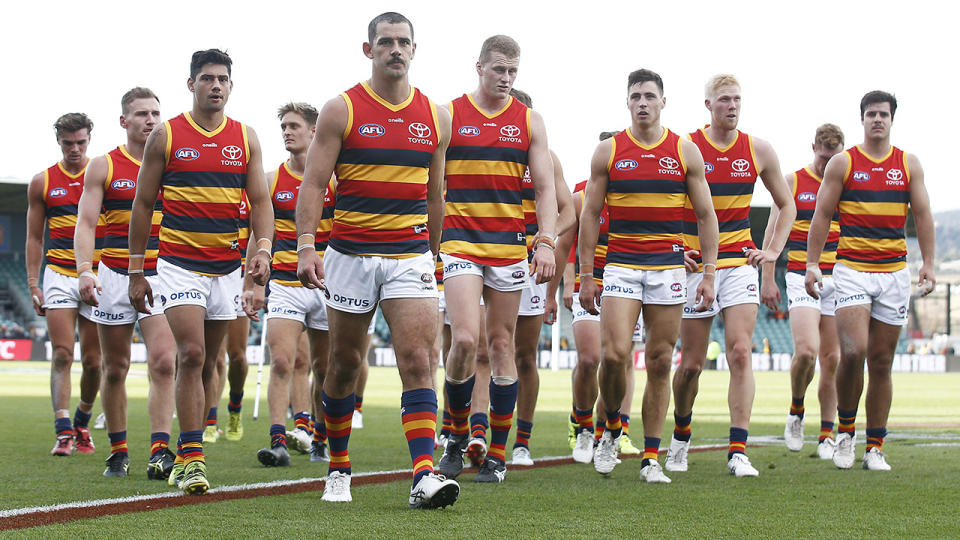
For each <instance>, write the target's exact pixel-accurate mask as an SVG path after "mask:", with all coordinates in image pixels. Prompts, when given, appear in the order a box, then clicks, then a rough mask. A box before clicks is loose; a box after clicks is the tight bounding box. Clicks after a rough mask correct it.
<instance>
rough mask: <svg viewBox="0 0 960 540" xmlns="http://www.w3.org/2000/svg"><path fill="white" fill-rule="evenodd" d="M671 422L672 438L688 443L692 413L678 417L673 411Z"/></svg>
mask: <svg viewBox="0 0 960 540" xmlns="http://www.w3.org/2000/svg"><path fill="white" fill-rule="evenodd" d="M673 422H674V427H673V438H674V439H676V440H678V441H683V442H687V441H689V440H690V435H691V430H690V424H691V423H692V422H693V413H690V414H688V415H686V416H678V415H677V412H676V411H674V412H673Z"/></svg>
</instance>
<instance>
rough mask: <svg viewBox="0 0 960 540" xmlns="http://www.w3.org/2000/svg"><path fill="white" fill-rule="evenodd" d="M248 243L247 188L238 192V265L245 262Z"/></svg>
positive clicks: (248, 214)
mask: <svg viewBox="0 0 960 540" xmlns="http://www.w3.org/2000/svg"><path fill="white" fill-rule="evenodd" d="M249 243H250V203H249V202H247V190H246V189H244V190H243V191H242V192H241V193H240V206H239V208H237V247H238V249H239V250H240V267H241V268H243V267H244V266H245V265H246V264H247V244H249Z"/></svg>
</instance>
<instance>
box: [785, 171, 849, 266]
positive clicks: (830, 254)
mask: <svg viewBox="0 0 960 540" xmlns="http://www.w3.org/2000/svg"><path fill="white" fill-rule="evenodd" d="M821 182H823V179H822V178H820V177H819V176H817V174H816V173H815V172H813V171H811V170H810V169H809V168H806V167H804V168H803V169H800V170H799V171H797V172H795V173H793V202H794V203H795V204H796V205H797V219H796V221H794V222H793V228H792V229H790V237H789V239H788V240H787V248H788V249H789V250H790V252H789V253H788V255H787V271H788V272H793V273H795V274H803V273H805V272H806V271H807V235H808V234H809V233H810V222H811V221H812V220H813V213H814V211H815V210H816V209H817V192H818V191H819V190H820V183H821ZM838 219H839V215H838V214H837V212H834V213H833V218H832V219H831V220H830V232H828V233H827V242H826V244H825V245H824V246H823V253H822V254H821V255H820V272H821V273H822V274H823V275H825V276H829V275H831V274H833V264H834V263H835V262H836V261H837V240H838V239H839V238H840V222H839V221H838Z"/></svg>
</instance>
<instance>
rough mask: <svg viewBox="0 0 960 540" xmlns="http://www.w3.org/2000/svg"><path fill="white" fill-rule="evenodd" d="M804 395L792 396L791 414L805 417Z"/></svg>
mask: <svg viewBox="0 0 960 540" xmlns="http://www.w3.org/2000/svg"><path fill="white" fill-rule="evenodd" d="M803 410H804V408H803V396H800V397H798V398H796V397H795V398H792V401H791V402H790V414H791V415H793V416H799V417H800V418H803Z"/></svg>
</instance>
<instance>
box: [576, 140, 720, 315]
mask: <svg viewBox="0 0 960 540" xmlns="http://www.w3.org/2000/svg"><path fill="white" fill-rule="evenodd" d="M681 150H682V151H683V159H684V161H685V162H686V163H687V179H686V182H687V196H689V197H690V204H691V205H692V206H693V212H694V213H695V214H696V216H697V230H698V232H699V236H700V256H701V258H702V260H703V279H701V280H700V285H698V286H697V291H696V293H695V294H696V298H698V299H700V301H699V302H698V303H697V307H696V310H697V311H706V310H708V309H710V306H712V305H713V301H714V300H715V299H716V289H715V283H714V280H715V279H716V271H717V249H718V246H719V245H720V229H719V225H718V224H717V213H716V212H715V211H714V209H713V197H712V196H711V195H710V186H709V185H708V184H707V178H706V174H705V173H704V168H703V156H702V155H701V154H700V149H698V148H697V145H696V144H694V143H693V142H691V141H688V140H684V141H682V146H681ZM581 286H582V285H581Z"/></svg>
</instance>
